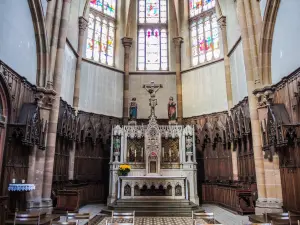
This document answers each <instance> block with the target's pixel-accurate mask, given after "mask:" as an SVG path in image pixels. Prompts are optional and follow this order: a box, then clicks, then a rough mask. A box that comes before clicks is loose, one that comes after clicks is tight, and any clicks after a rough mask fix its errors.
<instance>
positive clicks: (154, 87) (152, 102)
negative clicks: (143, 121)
mask: <svg viewBox="0 0 300 225" xmlns="http://www.w3.org/2000/svg"><path fill="white" fill-rule="evenodd" d="M162 87H163V86H162V84H155V83H154V81H151V83H150V84H144V85H143V88H145V90H146V91H147V92H148V93H149V94H150V98H149V106H150V107H151V113H150V117H152V116H154V117H155V106H157V99H156V98H155V97H156V96H155V94H156V92H157V91H158V90H159V89H160V88H162Z"/></svg>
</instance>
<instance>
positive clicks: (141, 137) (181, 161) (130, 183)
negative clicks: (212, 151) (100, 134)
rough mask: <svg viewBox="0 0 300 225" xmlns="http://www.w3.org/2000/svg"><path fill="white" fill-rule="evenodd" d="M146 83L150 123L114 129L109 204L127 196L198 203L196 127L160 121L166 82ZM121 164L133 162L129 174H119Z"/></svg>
mask: <svg viewBox="0 0 300 225" xmlns="http://www.w3.org/2000/svg"><path fill="white" fill-rule="evenodd" d="M144 87H145V89H146V90H147V91H148V92H149V94H150V99H149V106H150V107H151V110H150V112H151V113H150V117H149V123H148V125H124V126H121V125H117V126H115V127H113V129H112V135H111V143H112V144H111V154H110V155H111V157H110V183H109V185H110V193H109V197H108V204H113V203H114V202H116V201H117V200H124V199H140V200H141V201H142V199H169V200H172V199H174V200H179V199H183V200H189V201H191V202H192V203H195V204H197V205H198V204H199V198H198V193H197V168H196V164H197V163H196V157H195V155H196V152H195V134H194V128H193V126H190V125H186V126H183V125H159V124H157V120H156V116H155V106H156V105H157V99H156V98H155V93H156V92H157V91H158V90H159V88H162V85H156V84H154V82H151V84H149V85H144ZM121 164H129V165H130V166H131V171H130V172H129V174H128V176H118V169H119V166H120V165H121Z"/></svg>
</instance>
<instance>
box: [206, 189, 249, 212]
mask: <svg viewBox="0 0 300 225" xmlns="http://www.w3.org/2000/svg"><path fill="white" fill-rule="evenodd" d="M202 200H203V203H214V204H219V205H222V206H224V207H226V208H229V209H231V210H233V211H236V212H238V213H239V214H246V213H254V199H253V195H252V191H251V190H249V189H246V190H245V189H243V188H241V187H239V186H237V185H234V184H233V185H225V184H224V185H223V184H202Z"/></svg>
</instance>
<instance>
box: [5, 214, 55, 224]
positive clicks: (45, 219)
mask: <svg viewBox="0 0 300 225" xmlns="http://www.w3.org/2000/svg"><path fill="white" fill-rule="evenodd" d="M25 213H26V212H25ZM27 213H28V212H27ZM59 220H60V215H55V214H52V215H48V214H46V213H42V214H41V215H40V224H41V225H50V224H51V221H59ZM5 224H7V225H8V224H14V218H11V219H7V220H5ZM16 224H27V225H33V224H36V223H34V222H31V221H22V222H17V223H16Z"/></svg>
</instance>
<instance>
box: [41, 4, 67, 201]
mask: <svg viewBox="0 0 300 225" xmlns="http://www.w3.org/2000/svg"><path fill="white" fill-rule="evenodd" d="M70 6H71V0H63V9H62V15H61V21H60V28H59V38H58V45H57V46H58V47H57V54H56V61H55V69H54V76H53V78H54V79H53V88H54V90H55V91H56V93H57V94H56V96H55V98H54V101H53V105H52V110H51V113H50V119H49V130H48V136H47V147H46V161H45V171H44V183H43V203H44V204H45V205H48V206H49V207H51V206H52V201H51V198H50V196H51V188H52V178H53V166H54V156H55V144H56V133H57V121H58V111H59V105H60V92H61V77H62V71H63V61H64V52H65V45H66V40H67V31H68V22H69V14H70Z"/></svg>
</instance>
